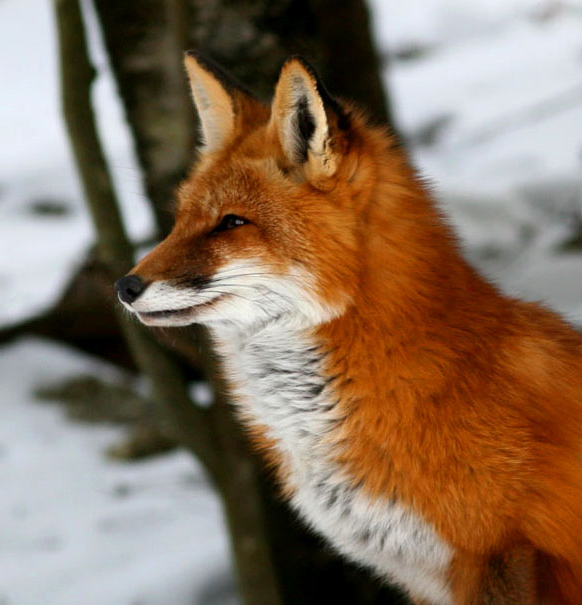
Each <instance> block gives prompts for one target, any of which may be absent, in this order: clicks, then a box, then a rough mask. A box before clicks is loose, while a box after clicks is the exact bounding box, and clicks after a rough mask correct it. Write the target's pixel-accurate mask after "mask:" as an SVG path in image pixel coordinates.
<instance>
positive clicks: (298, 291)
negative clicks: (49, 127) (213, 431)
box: [116, 53, 582, 604]
mask: <svg viewBox="0 0 582 605" xmlns="http://www.w3.org/2000/svg"><path fill="white" fill-rule="evenodd" d="M185 65H186V69H187V72H188V75H189V79H190V84H191V89H192V96H193V98H194V102H195V105H196V107H197V109H198V112H199V116H200V122H201V127H202V136H203V145H202V148H201V151H200V156H199V159H198V161H197V162H196V164H195V166H194V168H193V169H192V172H191V173H190V175H189V176H188V178H187V179H186V180H185V182H184V183H183V184H182V185H181V186H180V187H179V189H178V191H177V200H178V205H177V212H176V224H175V227H174V229H173V231H172V232H171V234H170V235H169V236H168V237H167V238H166V239H165V240H164V241H163V242H162V243H160V244H159V245H158V246H157V247H156V248H155V249H154V250H153V251H152V252H151V253H150V254H148V255H147V256H146V257H145V258H144V259H143V260H141V261H140V262H139V263H138V265H137V266H136V267H135V268H134V269H133V270H132V272H131V273H130V274H129V275H128V276H126V277H124V278H122V279H121V280H119V281H118V282H117V284H116V287H117V289H118V292H119V297H120V299H121V300H122V302H123V303H124V305H125V306H126V307H127V308H128V309H129V310H130V311H131V312H132V313H135V314H136V315H137V317H138V318H139V319H140V320H141V321H142V322H143V323H144V324H146V325H153V326H181V325H187V324H191V323H201V324H204V325H206V326H207V327H208V328H209V329H210V331H211V334H212V335H213V338H214V341H215V343H216V347H217V350H218V351H219V353H220V354H221V356H222V359H223V364H224V373H225V376H226V378H227V380H228V382H229V384H230V387H231V390H232V393H233V399H234V401H235V404H236V406H237V409H238V411H239V413H240V417H241V420H242V422H243V423H244V424H245V425H246V427H247V428H248V430H249V434H250V435H251V438H252V439H253V441H254V443H255V444H256V446H257V447H259V448H260V449H261V450H262V451H263V452H264V454H265V457H266V460H267V461H268V463H269V464H271V465H272V466H273V468H274V469H275V473H276V475H277V477H278V479H279V481H280V483H281V486H282V488H283V489H282V491H283V493H284V495H285V497H286V498H288V500H289V502H290V504H291V505H292V506H293V507H294V508H295V509H296V510H297V511H298V512H299V514H300V515H301V516H302V517H303V518H304V519H305V520H306V522H307V523H309V524H310V525H311V526H312V527H313V529H314V530H315V531H316V532H318V533H320V534H322V535H323V536H325V537H326V539H327V540H328V541H329V542H330V543H331V544H332V545H333V546H334V547H335V548H336V549H337V550H338V551H339V552H340V553H342V554H344V555H345V556H346V557H348V558H350V559H352V560H353V561H355V562H356V563H358V564H361V565H365V566H367V567H369V568H371V569H372V570H373V571H374V572H375V573H376V574H377V575H378V576H379V577H381V578H382V579H384V580H386V581H389V582H393V583H396V584H399V585H400V586H401V587H402V588H403V589H405V590H406V591H407V592H408V594H409V595H410V597H411V598H412V599H413V600H415V601H416V602H418V603H421V602H422V603H439V604H453V603H455V604H480V603H483V604H484V603H520V604H523V603H570V604H575V603H581V602H582V337H581V336H580V335H579V334H578V333H576V332H575V331H574V330H573V329H572V328H570V327H569V326H568V325H567V324H566V323H565V322H563V321H562V320H561V319H560V318H559V317H558V316H556V315H554V314H553V313H551V312H549V311H546V310H544V309H543V308H541V307H539V306H537V305H535V304H531V303H525V302H522V301H518V300H514V299H509V298H507V297H505V296H503V295H501V294H500V293H499V292H498V290H497V289H496V288H495V287H494V286H493V285H491V284H490V283H488V282H487V281H486V280H484V279H483V278H482V277H481V276H479V275H478V274H477V273H476V272H475V271H474V270H473V268H472V267H471V266H469V265H468V264H467V263H466V262H465V261H464V259H463V257H462V256H461V254H460V252H459V249H458V246H457V242H456V239H455V237H454V235H453V234H452V232H451V230H450V228H449V227H448V225H447V223H446V221H445V220H444V218H443V216H442V215H441V212H440V211H439V209H438V208H437V206H436V205H435V203H434V202H433V200H432V199H431V196H430V194H429V192H428V191H427V190H426V189H425V187H424V185H423V184H422V182H421V181H420V180H419V179H418V178H417V176H416V174H415V173H414V171H413V170H412V168H411V167H410V166H409V164H408V162H407V159H406V156H405V154H404V153H403V151H402V150H400V149H399V148H398V146H397V145H396V144H395V142H394V141H393V139H392V138H391V137H390V136H389V135H388V134H387V133H386V131H385V130H384V129H383V128H376V127H371V126H369V125H368V124H367V121H366V119H365V117H364V116H363V115H362V114H361V113H360V112H359V111H358V110H356V109H355V108H354V107H352V106H351V105H349V104H348V103H340V102H338V101H336V100H335V99H333V98H332V97H331V96H330V95H329V94H328V93H327V92H326V90H325V88H324V86H323V85H322V83H321V82H320V81H319V79H318V77H317V75H316V74H315V72H314V71H313V69H312V68H311V67H310V66H309V65H308V64H307V63H306V62H305V61H303V60H302V59H300V58H297V57H293V58H291V59H289V60H288V61H287V62H286V63H285V65H284V66H283V68H282V71H281V75H280V78H279V81H278V83H277V85H276V88H275V94H274V97H273V100H272V103H271V104H270V105H265V104H263V103H261V102H260V101H258V100H257V99H256V98H254V97H253V96H252V95H251V94H250V93H249V92H248V91H246V90H245V89H244V88H243V87H242V86H240V85H239V84H238V83H236V82H235V81H233V80H232V79H231V78H230V77H229V76H228V75H227V74H225V73H224V72H223V71H222V70H221V69H220V68H218V67H217V66H216V65H214V64H213V63H212V62H210V61H209V60H208V59H205V58H203V57H201V56H200V55H199V54H197V53H188V54H187V55H186V58H185Z"/></svg>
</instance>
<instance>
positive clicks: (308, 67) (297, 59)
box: [283, 55, 319, 82]
mask: <svg viewBox="0 0 582 605" xmlns="http://www.w3.org/2000/svg"><path fill="white" fill-rule="evenodd" d="M289 63H299V64H300V65H301V67H303V68H304V69H305V71H306V72H307V73H308V74H309V75H310V76H311V77H312V78H313V79H314V80H315V81H316V82H319V76H318V75H317V71H316V70H315V67H313V65H312V64H311V63H310V62H309V61H308V60H307V59H306V58H305V57H303V56H302V55H291V56H290V57H287V59H286V60H285V63H283V67H285V66H286V65H289Z"/></svg>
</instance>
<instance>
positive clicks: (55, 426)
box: [0, 339, 232, 605]
mask: <svg viewBox="0 0 582 605" xmlns="http://www.w3.org/2000/svg"><path fill="white" fill-rule="evenodd" d="M78 374H91V375H94V376H98V377H102V378H103V379H105V380H109V381H112V380H120V376H119V374H118V373H117V372H115V371H114V370H113V369H112V368H110V367H108V366H106V365H105V364H103V363H102V362H97V361H95V360H93V359H91V358H90V357H88V356H85V355H81V354H79V353H78V352H73V351H72V350H70V349H67V348H65V347H61V346H57V345H55V344H53V343H49V342H45V341H42V340H37V339H25V340H21V341H18V342H16V343H14V344H12V345H10V346H7V347H4V348H3V349H1V350H0V375H1V376H2V381H0V401H2V423H0V478H1V480H2V486H3V487H2V499H1V501H0V527H2V533H1V534H0V569H1V570H2V571H1V573H0V602H2V603H10V604H18V605H27V604H30V605H36V604H38V603H43V604H44V605H53V604H54V605H57V604H58V605H67V604H70V605H76V604H78V603H84V604H87V605H93V604H95V605H102V604H103V603H127V604H129V603H132V604H134V603H135V604H137V603H139V604H140V605H155V604H159V605H166V604H167V603H172V604H175V605H180V604H184V605H186V604H190V605H191V604H192V603H196V602H199V601H197V600H196V599H197V595H199V593H200V592H201V591H202V590H203V589H204V586H205V584H206V582H207V581H208V579H209V578H217V577H218V578H220V576H221V575H223V576H224V577H226V578H229V577H230V573H231V571H230V569H229V563H228V561H229V558H228V543H227V539H226V535H225V531H224V527H223V524H222V517H221V509H220V505H219V502H218V501H217V498H216V496H215V495H214V494H213V493H212V491H211V490H210V489H209V486H208V484H207V482H206V479H205V478H204V476H203V474H202V471H201V469H200V467H199V465H198V464H197V463H196V462H195V461H194V460H193V459H192V458H191V456H189V455H188V454H186V453H185V452H183V451H180V452H174V453H171V454H167V455H164V456H157V457H155V458H152V459H149V460H147V461H144V462H140V463H135V462H134V463H121V462H112V461H110V460H108V459H107V458H106V457H105V456H104V455H103V451H104V449H105V448H106V447H107V446H108V445H110V444H111V443H112V442H115V441H116V440H118V439H121V438H122V436H123V433H124V431H123V430H122V429H120V428H118V427H113V426H100V425H97V426H96V425H93V424H87V425H84V424H79V423H72V422H69V421H68V420H67V419H66V418H64V417H63V408H62V406H60V405H58V404H54V403H48V402H45V401H39V400H35V399H34V396H33V394H32V393H33V392H34V390H35V389H36V388H37V387H39V386H41V385H42V386H46V384H47V383H52V382H55V381H58V380H61V379H64V378H66V377H70V376H74V375H78ZM231 602H232V601H231Z"/></svg>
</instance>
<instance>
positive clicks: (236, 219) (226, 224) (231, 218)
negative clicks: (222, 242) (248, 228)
mask: <svg viewBox="0 0 582 605" xmlns="http://www.w3.org/2000/svg"><path fill="white" fill-rule="evenodd" d="M248 222H249V221H248V220H247V219H246V218H243V217H242V216H237V215H236V214H227V215H226V216H225V217H224V218H223V219H222V220H221V221H220V223H218V225H216V227H214V229H213V230H212V231H211V233H220V232H221V231H227V230H228V229H235V228H236V227H242V225H246V224H247V223H248Z"/></svg>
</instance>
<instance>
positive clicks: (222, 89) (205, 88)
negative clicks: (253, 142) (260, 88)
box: [184, 50, 268, 153]
mask: <svg viewBox="0 0 582 605" xmlns="http://www.w3.org/2000/svg"><path fill="white" fill-rule="evenodd" d="M184 67H185V68H186V72H187V74H188V80H189V83H190V90H191V92H192V99H193V100H194V105H195V106H196V109H197V111H198V115H199V117H200V125H201V130H202V147H201V151H202V152H203V153H205V152H214V151H218V150H220V149H222V148H223V147H224V146H225V145H227V144H228V143H229V142H230V141H232V140H233V139H234V138H235V137H236V136H237V135H238V134H240V133H241V132H242V131H243V130H244V129H245V127H250V126H254V125H256V124H258V123H260V122H261V121H262V122H264V121H265V120H266V116H267V115H268V110H267V108H266V107H265V106H264V105H263V104H262V103H261V102H260V101H259V100H258V99H257V98H256V97H255V96H254V95H253V94H252V93H251V92H250V91H249V90H248V89H247V88H245V87H244V86H243V85H242V84H240V83H239V82H238V81H237V80H236V79H235V78H233V77H232V76H231V75H230V74H228V73H227V72H226V71H224V70H223V69H222V68H221V67H220V66H219V65H217V64H216V63H215V62H214V61H213V60H212V59H210V58H209V57H207V56H205V55H203V54H201V53H200V52H198V51H195V50H189V51H187V52H186V53H185V55H184Z"/></svg>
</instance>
